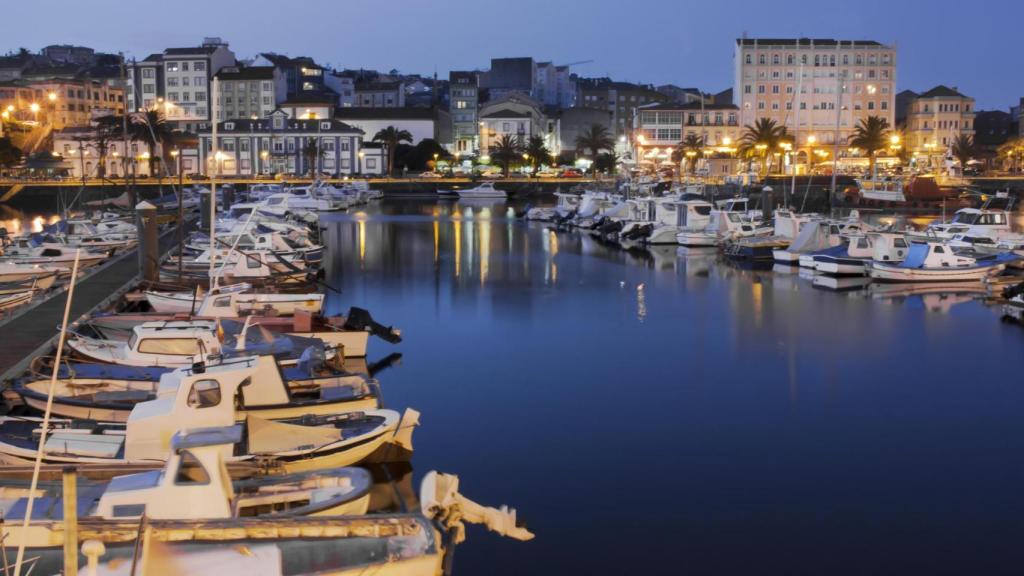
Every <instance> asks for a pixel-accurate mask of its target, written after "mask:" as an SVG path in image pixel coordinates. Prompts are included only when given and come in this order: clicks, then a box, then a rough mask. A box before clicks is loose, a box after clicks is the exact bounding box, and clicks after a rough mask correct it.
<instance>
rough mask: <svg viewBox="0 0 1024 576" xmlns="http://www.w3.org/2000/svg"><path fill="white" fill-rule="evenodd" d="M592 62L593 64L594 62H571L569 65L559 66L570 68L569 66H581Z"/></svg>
mask: <svg viewBox="0 0 1024 576" xmlns="http://www.w3.org/2000/svg"><path fill="white" fill-rule="evenodd" d="M591 62H593V60H580V61H578V62H569V63H568V64H559V66H565V67H567V68H568V67H569V66H579V65H580V64H590V63H591Z"/></svg>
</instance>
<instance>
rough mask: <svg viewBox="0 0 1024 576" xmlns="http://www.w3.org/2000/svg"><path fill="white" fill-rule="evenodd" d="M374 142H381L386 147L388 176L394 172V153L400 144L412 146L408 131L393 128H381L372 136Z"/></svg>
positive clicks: (410, 135)
mask: <svg viewBox="0 0 1024 576" xmlns="http://www.w3.org/2000/svg"><path fill="white" fill-rule="evenodd" d="M373 141H374V142H382V143H384V144H385V145H387V147H388V176H391V175H393V174H394V171H395V151H396V150H397V149H398V145H399V144H401V143H402V142H408V143H410V144H412V134H410V133H409V131H408V130H399V129H398V128H395V127H394V126H388V127H387V128H382V129H380V130H378V131H377V133H376V134H374V135H373Z"/></svg>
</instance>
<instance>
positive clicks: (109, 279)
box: [0, 224, 187, 385]
mask: <svg viewBox="0 0 1024 576" xmlns="http://www.w3.org/2000/svg"><path fill="white" fill-rule="evenodd" d="M186 225H187V224H186ZM177 238H178V236H177V228H172V229H170V230H168V231H165V232H164V233H163V234H162V235H161V236H160V254H161V255H163V254H166V253H167V252H168V251H169V250H170V249H171V248H173V247H175V246H176V243H177ZM138 276H139V260H138V254H137V251H136V250H130V251H128V252H125V253H124V254H122V255H120V256H116V257H115V258H114V259H113V260H111V261H109V262H105V263H103V264H101V265H100V266H99V267H98V268H97V269H96V270H92V271H89V274H88V275H87V276H86V277H84V278H82V279H81V280H80V281H79V282H78V284H77V285H76V286H75V299H74V301H73V302H72V303H71V315H70V317H69V321H70V322H74V321H75V320H77V319H79V318H81V317H82V316H84V315H86V314H88V313H90V312H92V310H93V309H94V308H96V307H99V306H104V305H106V304H108V303H112V302H113V300H115V299H117V298H120V297H121V296H122V295H123V294H124V293H125V292H126V291H127V290H129V289H130V288H131V287H132V286H133V285H134V284H135V282H136V281H137V279H138ZM66 301H67V288H66V287H65V288H63V289H60V290H56V291H55V292H54V293H51V294H49V295H47V297H46V298H45V299H43V300H40V301H39V302H37V303H32V304H30V305H29V306H27V307H26V308H24V309H22V310H16V311H15V312H14V314H13V315H12V317H11V318H9V319H7V320H6V321H3V322H0V370H2V371H3V373H2V374H0V385H2V383H4V382H6V381H7V380H9V379H11V378H13V377H16V376H18V375H20V373H21V372H23V371H24V370H25V369H26V368H28V366H29V364H30V363H31V362H32V359H33V358H35V357H36V356H38V355H40V354H48V353H49V350H48V348H51V347H52V346H53V345H54V344H56V342H57V336H58V331H59V330H60V324H61V321H62V320H63V319H64V305H65V303H66Z"/></svg>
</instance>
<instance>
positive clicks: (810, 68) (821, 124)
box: [733, 38, 896, 145]
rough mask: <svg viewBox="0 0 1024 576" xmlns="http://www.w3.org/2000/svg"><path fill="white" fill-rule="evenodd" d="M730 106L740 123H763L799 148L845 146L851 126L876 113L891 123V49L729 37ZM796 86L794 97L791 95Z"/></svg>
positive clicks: (837, 42) (830, 41) (893, 69)
mask: <svg viewBox="0 0 1024 576" xmlns="http://www.w3.org/2000/svg"><path fill="white" fill-rule="evenodd" d="M734 58H735V62H734V64H735V66H734V72H735V76H734V83H733V103H734V104H736V106H738V107H739V109H740V123H741V124H742V125H750V124H753V123H754V122H755V121H756V120H757V119H759V118H769V119H772V120H774V121H775V122H777V123H779V124H781V125H783V126H785V127H786V128H787V129H788V130H789V132H790V133H795V134H796V137H797V140H798V145H803V143H804V142H806V141H807V139H808V138H812V139H813V140H812V142H813V141H816V142H820V143H826V144H827V143H833V142H834V141H835V138H836V132H837V130H836V120H837V117H838V120H839V128H838V135H839V142H840V143H845V142H846V141H847V139H848V137H849V135H850V133H851V132H852V131H853V129H854V127H855V126H856V125H857V123H858V122H859V121H860V120H862V119H864V118H867V117H868V116H880V117H882V118H884V119H885V120H887V121H888V122H889V125H890V126H892V125H894V124H895V106H894V97H895V94H896V92H895V87H896V48H895V47H893V46H887V45H885V44H881V43H879V42H875V41H872V40H833V39H811V38H799V39H796V38H792V39H757V38H739V39H737V40H736V50H735V57H734ZM798 87H799V94H797V92H798Z"/></svg>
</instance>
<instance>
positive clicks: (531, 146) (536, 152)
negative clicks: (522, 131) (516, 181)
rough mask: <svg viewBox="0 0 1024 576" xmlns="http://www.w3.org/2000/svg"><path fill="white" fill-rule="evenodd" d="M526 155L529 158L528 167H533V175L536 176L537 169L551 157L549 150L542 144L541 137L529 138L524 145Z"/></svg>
mask: <svg viewBox="0 0 1024 576" xmlns="http://www.w3.org/2000/svg"><path fill="white" fill-rule="evenodd" d="M526 155H527V156H529V157H530V158H529V160H530V165H531V166H532V167H533V174H535V175H536V174H537V168H539V167H540V165H541V164H542V163H543V162H544V161H545V160H547V159H548V158H550V157H551V150H549V149H548V146H547V144H545V143H544V137H543V136H530V140H529V141H528V142H527V143H526Z"/></svg>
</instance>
